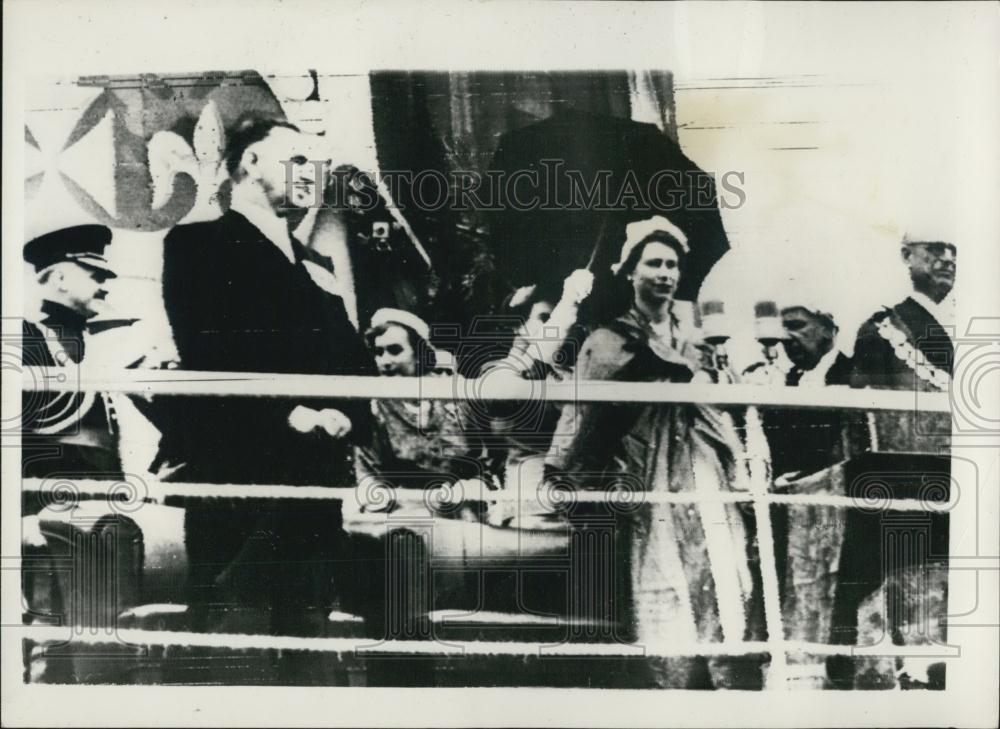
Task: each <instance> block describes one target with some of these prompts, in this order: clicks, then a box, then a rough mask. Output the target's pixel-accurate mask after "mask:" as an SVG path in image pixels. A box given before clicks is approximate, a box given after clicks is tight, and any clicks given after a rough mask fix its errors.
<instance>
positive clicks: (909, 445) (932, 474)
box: [831, 234, 958, 688]
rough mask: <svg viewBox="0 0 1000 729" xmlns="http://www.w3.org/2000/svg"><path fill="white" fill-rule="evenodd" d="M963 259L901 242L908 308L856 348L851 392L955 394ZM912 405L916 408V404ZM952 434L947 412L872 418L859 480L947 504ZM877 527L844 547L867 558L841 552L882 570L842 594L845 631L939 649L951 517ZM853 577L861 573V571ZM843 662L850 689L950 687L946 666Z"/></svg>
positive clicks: (937, 246)
mask: <svg viewBox="0 0 1000 729" xmlns="http://www.w3.org/2000/svg"><path fill="white" fill-rule="evenodd" d="M957 253H958V251H957V248H956V246H955V244H954V243H953V242H951V241H950V240H949V239H947V238H946V237H942V236H940V235H939V234H933V235H927V236H919V237H918V236H915V235H908V236H907V237H905V238H904V239H903V244H902V248H901V255H902V260H903V263H904V264H905V265H906V267H907V269H908V270H909V274H910V281H911V283H912V286H913V290H912V292H911V293H910V295H909V296H907V297H906V298H905V299H904V300H903V301H901V302H900V303H898V304H896V305H895V306H893V307H891V308H884V309H882V310H880V311H877V312H876V313H875V314H873V315H872V316H871V317H870V318H869V319H868V320H867V321H866V322H865V323H864V324H862V325H861V328H860V329H859V330H858V336H857V340H856V342H855V345H854V371H853V373H852V376H851V384H852V385H853V386H855V387H872V388H880V389H890V390H908V391H911V392H913V393H915V394H916V393H917V392H947V391H948V390H949V389H950V387H951V377H952V368H953V362H954V356H955V348H954V342H953V340H952V333H951V331H950V330H949V327H950V326H951V325H952V321H951V318H952V317H951V315H950V313H949V306H948V304H947V303H946V302H947V301H948V299H949V295H950V294H951V291H952V288H953V287H954V285H955V273H956V266H957ZM915 402H916V403H917V404H919V403H920V400H919V398H918V399H917V400H916V401H915ZM951 426H952V423H951V414H950V413H933V412H919V411H903V412H892V411H880V412H874V413H870V414H869V416H868V431H869V438H870V441H871V450H872V451H873V454H872V455H871V456H870V458H871V459H872V462H871V464H869V465H867V467H866V472H865V473H863V474H862V475H863V476H865V477H867V478H868V479H869V480H871V475H872V474H873V473H874V474H875V475H876V476H879V477H881V478H882V479H883V480H884V481H885V482H886V483H888V484H890V485H893V482H894V480H895V481H899V482H900V483H899V484H898V485H895V486H894V488H893V489H892V492H893V494H894V495H895V496H897V498H918V497H919V498H921V499H927V498H929V497H927V496H926V495H925V494H926V493H927V491H926V490H927V489H932V490H933V491H934V492H936V494H935V495H936V496H943V497H945V498H948V496H949V495H950V477H951V464H950V456H951ZM899 474H903V475H902V476H900V475H899ZM938 486H941V487H943V488H941V489H938ZM877 519H878V523H877V524H875V525H872V526H870V527H869V528H868V529H867V533H868V535H869V536H868V538H867V539H866V538H865V532H864V530H862V529H861V528H859V529H858V530H857V534H854V535H852V534H850V533H848V534H847V535H846V536H845V545H852V546H855V549H856V551H861V550H863V552H862V553H861V554H859V555H857V556H853V555H852V554H851V553H850V552H848V551H847V550H845V553H844V554H843V555H842V556H841V569H842V570H848V571H850V570H852V565H861V564H865V563H874V564H875V565H876V567H875V570H874V572H873V573H872V574H868V575H866V576H864V577H860V578H858V579H857V580H856V585H857V587H855V588H854V589H852V590H850V594H849V595H848V599H842V596H841V594H839V593H838V605H843V606H845V607H844V611H845V614H844V615H843V617H842V618H841V619H840V621H839V622H842V623H843V624H844V625H845V626H847V628H848V630H846V631H845V636H846V638H847V639H848V640H850V641H851V642H853V641H854V640H857V642H858V643H862V644H864V643H875V642H878V641H879V640H883V639H885V638H886V637H887V636H886V635H884V634H883V633H886V634H888V636H891V637H892V639H893V642H894V643H897V644H901V645H914V644H921V643H923V644H927V643H931V644H933V643H943V642H944V641H945V640H946V637H947V636H946V635H945V625H946V621H945V620H944V615H945V612H946V610H947V592H946V587H947V578H946V576H945V575H946V573H947V563H948V539H949V537H948V532H949V524H948V514H947V513H946V512H944V513H933V512H931V513H911V514H900V513H898V512H885V513H880V514H878V515H877ZM882 542H885V543H890V542H891V543H893V544H907V545H911V546H910V548H909V549H895V550H894V551H892V552H890V551H889V550H888V548H885V553H884V554H883V553H882V551H881V549H882V548H881V544H882ZM876 549H877V550H879V551H876ZM883 561H884V564H883ZM854 572H855V574H860V572H861V570H860V569H857V570H854ZM880 581H881V582H882V583H883V584H882V587H881V588H880V589H879V590H876V591H874V592H871V587H872V586H873V584H874V585H877V584H878V582H880ZM841 592H843V590H841ZM867 592H871V594H870V595H868V594H866V593H867ZM848 611H849V612H848ZM855 635H857V638H855ZM833 663H834V662H833V661H831V672H833V671H834V666H833ZM840 663H842V664H844V665H840V666H839V667H837V669H836V670H837V671H838V672H839V675H840V681H841V682H842V683H843V684H845V685H850V684H851V683H852V682H853V685H855V686H863V687H872V686H878V687H884V688H889V687H892V686H894V685H896V684H899V685H903V686H908V687H913V686H931V687H934V688H943V687H944V665H943V664H937V665H936V666H933V667H931V666H929V665H928V663H929V662H927V661H924V662H923V665H918V664H917V662H915V661H913V660H912V659H909V658H907V659H900V660H899V663H900V664H902V665H901V666H894V665H893V664H892V663H891V662H889V661H882V662H880V661H878V660H877V659H859V660H858V661H857V662H856V664H855V665H847V662H846V661H841V662H840ZM932 668H933V670H932ZM852 680H853V681H852Z"/></svg>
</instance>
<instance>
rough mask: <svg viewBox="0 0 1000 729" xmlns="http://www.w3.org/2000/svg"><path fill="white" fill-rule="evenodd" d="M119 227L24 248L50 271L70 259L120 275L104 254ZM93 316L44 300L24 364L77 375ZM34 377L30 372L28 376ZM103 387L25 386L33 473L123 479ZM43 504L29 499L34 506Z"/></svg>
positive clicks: (27, 327) (27, 326) (29, 324)
mask: <svg viewBox="0 0 1000 729" xmlns="http://www.w3.org/2000/svg"><path fill="white" fill-rule="evenodd" d="M110 241H111V231H110V230H109V229H108V228H106V227H105V226H103V225H79V226H75V227H72V228H64V229H62V230H58V231H55V232H52V233H48V234H46V235H43V236H41V237H39V238H35V239H34V240H32V241H30V242H29V243H28V244H27V245H25V247H24V259H25V260H26V261H27V262H28V263H30V264H31V265H32V266H34V268H35V270H36V271H37V272H39V273H42V272H43V271H44V270H45V269H46V268H48V267H50V266H53V265H55V264H57V263H61V262H65V261H70V262H73V263H76V264H77V265H79V266H82V267H84V268H87V269H90V270H93V271H98V272H100V274H101V275H102V276H103V277H104V278H113V277H114V276H115V274H114V272H113V271H111V270H110V268H108V263H107V260H106V259H105V258H104V256H103V252H104V249H105V248H106V247H107V245H108V243H109V242H110ZM86 328H87V318H86V317H85V316H84V315H82V314H80V313H78V312H76V311H74V310H72V309H70V308H69V307H66V306H63V305H62V304H58V303H55V302H53V301H44V302H43V303H42V306H41V316H40V317H39V318H38V319H37V320H36V321H28V320H25V321H24V322H23V326H22V350H21V351H22V354H21V363H22V365H24V366H25V367H38V368H45V369H44V370H42V371H41V372H40V373H39V375H40V376H42V377H45V378H49V377H52V378H55V377H70V378H75V377H76V376H77V374H76V370H75V368H74V365H77V364H79V363H80V362H81V361H82V360H83V356H84V332H85V331H86ZM26 376H27V375H26ZM109 411H110V407H109V403H108V401H107V400H106V398H105V396H104V395H103V394H102V393H85V392H55V391H53V392H47V391H46V390H45V389H44V387H43V388H42V389H39V390H34V391H25V392H24V393H23V395H22V439H21V447H22V449H21V453H22V455H21V463H22V473H23V475H24V477H25V478H50V477H54V476H76V477H79V478H105V479H106V478H120V475H121V464H120V461H119V457H118V449H117V433H116V429H115V425H114V417H113V413H112V412H109ZM38 506H39V505H38V504H34V505H32V504H25V508H26V509H27V510H28V512H32V513H33V512H34V511H37V509H38Z"/></svg>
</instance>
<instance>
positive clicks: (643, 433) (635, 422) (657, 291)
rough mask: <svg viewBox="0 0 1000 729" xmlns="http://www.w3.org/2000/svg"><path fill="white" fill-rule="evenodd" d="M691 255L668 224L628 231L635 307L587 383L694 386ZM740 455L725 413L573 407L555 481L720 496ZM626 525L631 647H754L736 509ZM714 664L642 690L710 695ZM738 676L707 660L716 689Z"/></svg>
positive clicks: (672, 672)
mask: <svg viewBox="0 0 1000 729" xmlns="http://www.w3.org/2000/svg"><path fill="white" fill-rule="evenodd" d="M687 251H688V245H687V238H686V236H685V235H684V233H683V232H682V231H681V230H680V229H679V228H677V227H676V226H675V225H673V224H672V223H671V222H670V221H669V220H667V219H666V218H663V217H660V216H657V217H653V218H651V219H648V220H644V221H639V222H635V223H631V224H630V225H628V226H627V227H626V240H625V244H624V246H623V248H622V252H621V256H620V258H619V261H618V262H617V263H615V264H614V265H613V266H612V271H613V272H614V273H615V274H616V275H617V276H619V277H622V278H623V279H624V280H625V281H627V282H628V284H629V285H630V286H631V289H632V306H631V308H630V309H629V311H628V312H627V313H625V314H624V315H622V316H620V317H618V318H617V319H615V320H614V321H613V322H611V323H610V324H608V325H606V326H602V327H599V328H597V329H596V330H594V331H593V333H591V335H590V336H589V337H588V338H587V340H586V341H585V342H584V344H583V348H582V351H581V352H580V356H579V358H578V360H577V372H576V374H577V377H578V378H579V379H580V380H581V381H587V380H620V381H639V382H689V381H690V380H691V378H692V377H693V375H694V373H695V372H696V371H697V369H698V367H699V365H698V361H699V353H698V352H697V350H696V349H695V348H694V347H693V346H692V345H691V344H690V343H689V341H688V339H687V336H686V331H685V328H684V327H683V326H682V324H681V322H680V320H679V319H678V317H677V316H676V313H675V311H674V293H675V291H676V290H677V286H678V284H679V282H680V277H681V274H682V271H683V264H684V258H685V256H686V254H687ZM738 452H739V441H738V439H737V438H736V435H735V432H733V430H732V427H731V425H730V424H727V422H726V421H725V420H724V419H723V418H722V417H720V413H719V412H718V411H717V410H715V409H714V408H710V407H705V406H701V405H664V404H653V403H651V404H636V405H619V404H608V403H574V404H569V405H567V406H566V407H565V408H564V410H563V414H562V417H561V419H560V423H559V427H558V429H557V431H556V436H555V438H554V439H553V444H552V448H551V450H550V451H549V456H548V459H547V463H546V467H547V471H548V478H549V479H550V483H558V482H559V481H568V482H570V483H573V484H574V485H575V486H576V487H578V488H598V489H605V488H608V487H611V486H613V485H615V484H620V485H624V486H625V488H628V489H629V490H632V491H656V492H680V491H704V492H718V491H723V490H728V489H731V488H732V484H733V483H735V482H736V480H737V474H738V469H737V466H738V464H737V460H736V456H735V454H736V453H738ZM635 496H637V497H639V500H640V501H641V494H635ZM616 522H617V523H616V534H617V535H619V539H618V541H617V545H620V546H618V547H617V549H618V555H617V559H616V563H617V564H618V565H620V564H621V562H622V561H623V560H624V561H625V562H626V563H628V565H627V567H628V569H627V570H626V571H627V573H628V574H629V575H630V576H631V579H630V581H629V584H628V585H627V586H626V587H625V590H624V591H623V592H625V593H626V594H628V593H631V604H630V605H620V604H618V605H615V606H614V609H615V611H616V613H615V614H616V616H620V615H621V614H622V613H623V612H625V613H626V614H629V615H630V617H631V619H632V620H631V625H630V628H631V631H630V632H631V633H632V635H631V636H630V637H633V638H634V639H635V641H636V642H637V643H638V644H641V645H643V646H644V647H645V648H646V650H647V653H652V654H654V655H655V652H656V651H657V649H661V648H662V649H664V650H665V651H669V650H670V647H671V645H676V644H691V643H698V642H717V641H720V640H723V639H725V640H733V641H739V640H743V639H744V637H745V633H746V631H747V623H748V621H747V615H748V614H749V613H748V607H749V605H748V600H749V596H750V593H751V580H750V573H749V569H748V567H747V561H746V546H747V545H746V536H745V532H744V527H743V522H742V520H741V518H740V516H739V514H738V512H736V510H735V509H733V508H731V507H726V506H723V505H722V504H709V503H703V504H695V503H691V504H677V505H673V504H665V505H656V504H649V505H645V506H641V507H640V508H639V509H638V510H637V511H636V512H635V513H634V514H633V515H631V516H625V517H623V516H621V515H616ZM619 619H620V618H619ZM704 664H705V661H704V659H701V658H689V657H675V658H651V659H649V660H648V661H646V662H645V663H644V664H643V669H642V671H643V676H642V678H640V679H638V681H639V683H641V684H645V685H649V686H656V687H663V688H698V687H704V682H705V677H706V672H705V665H704ZM731 673H732V672H731V671H730V667H729V666H728V665H727V664H726V663H725V662H724V661H718V660H714V659H710V660H709V661H708V673H707V675H708V676H710V677H711V684H712V685H714V686H716V687H722V686H730V685H732V677H731Z"/></svg>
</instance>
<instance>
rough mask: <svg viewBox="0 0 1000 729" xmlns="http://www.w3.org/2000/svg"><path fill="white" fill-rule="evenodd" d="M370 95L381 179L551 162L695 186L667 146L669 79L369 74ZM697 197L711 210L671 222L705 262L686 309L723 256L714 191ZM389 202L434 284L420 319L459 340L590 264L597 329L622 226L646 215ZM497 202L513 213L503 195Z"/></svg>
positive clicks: (406, 193)
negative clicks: (652, 120)
mask: <svg viewBox="0 0 1000 729" xmlns="http://www.w3.org/2000/svg"><path fill="white" fill-rule="evenodd" d="M638 87H641V89H642V93H643V94H644V96H643V99H642V102H643V104H644V105H645V107H646V109H647V111H648V110H649V109H650V108H653V109H655V112H654V116H655V117H657V118H658V119H660V120H662V122H663V123H661V124H660V128H658V127H657V126H654V125H653V124H641V123H638V122H634V121H632V120H631V118H632V115H633V99H634V94H635V93H637V88H638ZM371 89H372V107H373V118H374V131H375V141H376V146H377V152H378V160H379V166H380V168H381V169H382V170H383V172H384V171H386V170H394V171H395V170H409V171H412V172H414V173H417V172H419V171H422V170H434V171H436V172H440V173H442V174H445V175H447V174H448V173H449V172H451V171H467V170H469V171H476V172H479V173H485V172H486V170H496V169H501V170H505V171H507V172H511V171H513V170H515V169H524V168H526V167H527V168H532V167H537V162H538V160H539V159H540V158H544V157H547V156H550V155H551V156H555V157H559V158H562V159H565V160H566V162H567V167H568V168H576V169H580V170H582V171H584V172H587V173H589V172H593V171H596V170H598V169H609V170H611V171H612V172H613V176H614V183H615V184H617V183H620V181H621V179H622V178H623V176H624V175H625V174H627V173H628V172H629V171H632V173H634V174H636V175H638V177H639V179H640V182H644V181H645V180H648V178H649V177H650V175H651V174H653V173H654V172H655V171H657V170H659V169H673V170H680V171H685V172H696V173H701V171H700V170H699V169H698V167H697V165H695V164H694V162H692V161H691V160H689V159H688V158H687V157H686V156H684V154H683V153H682V152H681V150H680V147H679V146H678V144H677V142H676V128H675V126H674V121H673V120H674V119H675V116H674V113H673V112H674V101H673V85H672V77H671V75H670V74H669V73H668V72H658V73H645V74H641V75H640V83H639V84H637V83H636V77H635V76H634V75H633V77H632V79H631V83H630V74H629V72H627V71H610V72H604V71H602V72H566V73H562V72H557V73H544V72H515V73H509V72H502V73H498V72H487V71H481V72H479V71H477V72H461V73H449V72H409V71H379V72H373V73H372V74H371ZM703 182H704V181H703ZM707 184H708V185H709V186H710V188H711V190H710V196H711V204H710V205H709V206H708V207H709V208H710V209H707V210H701V211H696V212H691V211H670V213H669V215H668V216H669V217H670V218H671V219H672V220H674V221H675V222H677V223H678V224H679V225H680V226H681V227H682V228H683V229H685V230H686V231H687V232H689V236H690V237H692V238H693V239H697V241H693V244H694V245H693V247H694V246H697V247H698V248H699V250H700V253H699V255H698V256H695V257H694V258H700V259H701V260H696V261H694V263H695V265H694V267H693V269H692V270H690V271H689V282H688V286H687V288H686V289H685V291H683V292H682V293H683V294H685V295H686V296H687V298H692V297H693V293H694V292H696V290H697V286H698V285H699V284H700V282H701V279H702V278H703V277H704V275H705V274H706V273H707V271H708V268H710V267H711V265H712V264H713V263H714V262H715V260H717V259H718V257H719V256H721V254H722V253H723V252H724V251H725V250H726V249H727V248H728V242H727V240H726V236H725V232H724V230H723V229H722V224H721V218H720V217H719V213H718V208H717V206H716V204H715V193H714V182H713V181H712V180H711V178H710V177H709V178H708V180H707ZM614 186H615V185H614V184H613V185H612V188H614ZM395 192H396V194H397V197H398V200H397V202H398V203H399V204H400V205H401V206H402V207H403V209H404V212H405V214H406V216H407V218H408V219H409V220H410V222H411V224H412V225H413V227H414V229H415V230H416V232H417V234H418V235H419V236H420V238H421V240H422V241H423V242H424V243H425V245H426V246H427V248H428V249H429V251H430V254H431V257H432V259H433V260H434V266H435V269H436V272H437V275H438V279H439V280H438V284H439V285H438V287H437V289H436V291H435V295H434V297H433V299H432V300H429V301H428V302H426V305H425V306H424V308H423V309H422V313H424V314H426V315H428V316H429V317H430V318H431V319H432V320H434V321H437V322H449V323H451V322H454V323H458V324H460V325H462V326H463V327H466V328H467V327H469V326H471V325H472V321H473V320H474V319H475V318H476V317H478V316H481V315H484V314H496V313H498V312H499V313H502V312H500V307H501V304H502V302H503V300H504V298H505V297H507V296H508V295H509V294H510V293H511V291H512V290H513V289H514V288H515V287H517V286H521V285H525V284H529V283H537V282H544V279H546V278H551V279H553V283H555V282H557V280H558V279H561V278H562V277H564V276H565V275H567V274H568V273H569V272H570V270H572V269H573V268H575V267H579V266H583V265H586V264H587V262H588V261H591V260H593V266H594V270H595V272H596V273H598V281H599V283H601V284H602V285H601V286H600V289H601V292H596V293H595V297H594V298H595V301H594V302H592V306H591V310H590V311H589V312H588V314H587V315H588V317H590V318H592V319H599V318H606V317H607V316H608V315H610V314H611V313H612V310H613V309H615V308H617V307H618V306H619V303H616V302H615V301H612V300H611V299H606V300H603V301H600V302H599V306H598V305H597V304H598V302H597V301H596V300H598V299H601V298H602V297H601V293H602V292H603V293H608V294H609V295H610V290H611V288H612V287H611V285H610V283H609V282H608V281H606V280H603V279H606V278H608V274H607V272H606V269H607V267H608V265H609V264H610V263H611V262H612V261H613V260H615V259H616V258H617V253H618V251H619V250H620V246H621V242H622V240H621V236H622V235H623V230H624V224H625V223H626V222H628V220H630V219H636V218H641V217H648V216H649V215H650V214H651V213H650V212H649V211H636V210H634V209H633V206H630V205H629V204H627V203H626V204H623V205H622V206H621V209H620V210H616V211H612V212H611V213H610V214H608V213H598V212H595V211H593V210H570V211H560V212H554V213H553V212H541V213H540V212H523V211H513V212H510V211H503V212H495V211H483V210H478V211H476V210H473V211H459V210H454V209H452V208H451V207H449V206H445V207H443V208H442V209H440V210H434V211H427V210H421V209H419V206H417V205H415V204H414V194H413V191H412V190H409V189H407V188H406V186H405V185H401V186H400V187H399V188H398V189H397V190H396V191H395ZM500 202H501V204H502V205H504V206H505V207H508V208H509V207H510V206H509V205H506V203H505V201H504V200H503V196H502V195H501V199H500ZM602 231H603V236H602V235H601V233H602ZM599 237H601V238H602V240H601V242H600V244H598V238H599ZM595 246H596V247H597V248H599V250H597V251H594V248H595ZM689 268H690V267H689ZM466 331H467V329H466Z"/></svg>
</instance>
